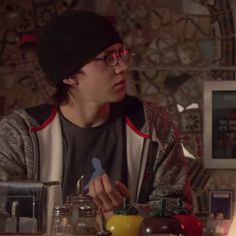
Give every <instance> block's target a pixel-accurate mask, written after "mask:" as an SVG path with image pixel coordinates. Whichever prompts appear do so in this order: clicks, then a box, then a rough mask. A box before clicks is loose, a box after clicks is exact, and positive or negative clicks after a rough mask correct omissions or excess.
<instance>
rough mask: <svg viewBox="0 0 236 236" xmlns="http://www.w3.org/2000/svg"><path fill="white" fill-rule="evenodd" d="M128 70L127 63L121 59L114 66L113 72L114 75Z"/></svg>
mask: <svg viewBox="0 0 236 236" xmlns="http://www.w3.org/2000/svg"><path fill="white" fill-rule="evenodd" d="M128 68H129V66H128V62H126V61H125V60H123V59H122V58H121V57H119V58H118V63H117V65H116V68H115V71H116V73H119V72H121V71H127V70H128Z"/></svg>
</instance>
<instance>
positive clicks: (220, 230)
mask: <svg viewBox="0 0 236 236" xmlns="http://www.w3.org/2000/svg"><path fill="white" fill-rule="evenodd" d="M215 222H216V225H215V227H216V228H215V236H224V235H225V229H224V215H223V213H217V214H216V220H215Z"/></svg>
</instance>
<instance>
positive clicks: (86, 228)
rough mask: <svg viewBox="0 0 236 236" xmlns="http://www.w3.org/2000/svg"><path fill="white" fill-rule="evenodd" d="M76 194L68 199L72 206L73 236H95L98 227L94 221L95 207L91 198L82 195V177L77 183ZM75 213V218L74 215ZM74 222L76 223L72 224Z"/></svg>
mask: <svg viewBox="0 0 236 236" xmlns="http://www.w3.org/2000/svg"><path fill="white" fill-rule="evenodd" d="M77 188H78V189H77V194H76V195H72V196H70V197H68V201H69V202H70V203H72V205H73V217H72V220H73V223H74V225H75V227H74V234H75V235H97V233H98V231H99V225H98V223H97V220H96V216H97V207H96V205H95V203H94V202H93V198H92V197H91V196H89V195H87V194H85V193H84V176H81V177H80V179H79V180H78V183H77ZM75 212H76V213H77V217H76V216H75V214H74V213H75ZM75 220H76V222H74V221H75Z"/></svg>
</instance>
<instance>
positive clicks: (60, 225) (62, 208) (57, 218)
mask: <svg viewBox="0 0 236 236" xmlns="http://www.w3.org/2000/svg"><path fill="white" fill-rule="evenodd" d="M71 210H72V207H71V205H70V204H63V205H56V206H55V207H54V209H53V221H52V229H51V235H52V236H69V235H73V234H74V230H73V225H72V224H71Z"/></svg>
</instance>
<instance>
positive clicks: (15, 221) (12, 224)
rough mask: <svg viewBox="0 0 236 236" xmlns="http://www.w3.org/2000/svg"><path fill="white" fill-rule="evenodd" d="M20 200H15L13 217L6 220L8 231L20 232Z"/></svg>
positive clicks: (12, 210)
mask: <svg viewBox="0 0 236 236" xmlns="http://www.w3.org/2000/svg"><path fill="white" fill-rule="evenodd" d="M18 206H19V202H18V201H13V202H12V205H11V217H10V218H8V219H7V221H6V230H5V232H7V233H18V232H19V217H18Z"/></svg>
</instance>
